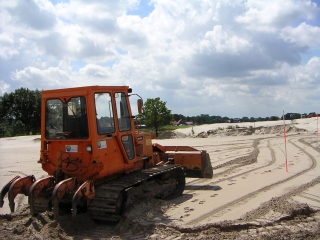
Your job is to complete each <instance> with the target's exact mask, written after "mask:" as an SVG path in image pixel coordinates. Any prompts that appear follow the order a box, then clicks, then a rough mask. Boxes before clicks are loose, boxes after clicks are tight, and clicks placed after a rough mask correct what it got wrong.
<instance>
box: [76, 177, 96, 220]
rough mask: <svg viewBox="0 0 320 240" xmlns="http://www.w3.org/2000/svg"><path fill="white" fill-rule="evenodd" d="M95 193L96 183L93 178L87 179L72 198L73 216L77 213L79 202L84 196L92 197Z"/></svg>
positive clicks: (86, 197)
mask: <svg viewBox="0 0 320 240" xmlns="http://www.w3.org/2000/svg"><path fill="white" fill-rule="evenodd" d="M94 195H95V191H94V184H93V182H92V181H91V180H87V181H85V182H84V183H83V184H82V185H81V186H80V187H79V188H78V189H77V191H76V192H75V194H74V195H73V198H72V209H71V211H72V217H75V216H76V215H77V204H78V202H79V200H80V199H81V198H82V197H84V198H85V199H86V200H89V199H92V198H93V197H94Z"/></svg>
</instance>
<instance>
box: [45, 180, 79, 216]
mask: <svg viewBox="0 0 320 240" xmlns="http://www.w3.org/2000/svg"><path fill="white" fill-rule="evenodd" d="M76 180H77V179H76V178H74V177H72V178H68V179H65V180H63V181H61V182H59V183H58V184H57V185H56V186H55V187H54V190H53V193H52V198H51V202H52V206H53V209H52V210H53V214H54V217H55V218H57V217H58V216H59V202H60V201H61V199H62V198H63V196H64V195H65V194H66V193H71V192H74V191H75V188H76V182H77V181H76Z"/></svg>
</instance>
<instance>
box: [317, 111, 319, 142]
mask: <svg viewBox="0 0 320 240" xmlns="http://www.w3.org/2000/svg"><path fill="white" fill-rule="evenodd" d="M318 137H319V128H318V113H317V144H318V146H319V138H318Z"/></svg>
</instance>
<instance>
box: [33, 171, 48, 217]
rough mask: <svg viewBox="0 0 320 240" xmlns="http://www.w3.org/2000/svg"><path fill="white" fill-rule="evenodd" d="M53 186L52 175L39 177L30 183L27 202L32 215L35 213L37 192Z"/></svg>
mask: <svg viewBox="0 0 320 240" xmlns="http://www.w3.org/2000/svg"><path fill="white" fill-rule="evenodd" d="M53 186H54V177H53V176H48V177H44V178H40V179H38V180H37V181H35V182H34V183H33V184H32V186H31V187H30V190H29V194H28V202H29V205H30V213H31V215H32V216H33V215H34V214H35V199H36V198H37V196H38V195H39V193H40V192H42V191H45V190H47V189H48V188H51V187H53Z"/></svg>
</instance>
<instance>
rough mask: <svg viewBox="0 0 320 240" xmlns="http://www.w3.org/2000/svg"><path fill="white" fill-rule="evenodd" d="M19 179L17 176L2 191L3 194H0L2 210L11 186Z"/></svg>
mask: <svg viewBox="0 0 320 240" xmlns="http://www.w3.org/2000/svg"><path fill="white" fill-rule="evenodd" d="M18 178H20V176H15V177H14V178H12V179H11V180H10V181H9V182H8V183H7V184H6V185H5V186H4V187H3V188H2V189H1V192H0V207H1V208H2V207H3V204H4V201H3V199H4V197H5V196H6V194H7V192H8V191H9V188H10V186H11V184H12V183H13V182H14V181H15V180H17V179H18Z"/></svg>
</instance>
